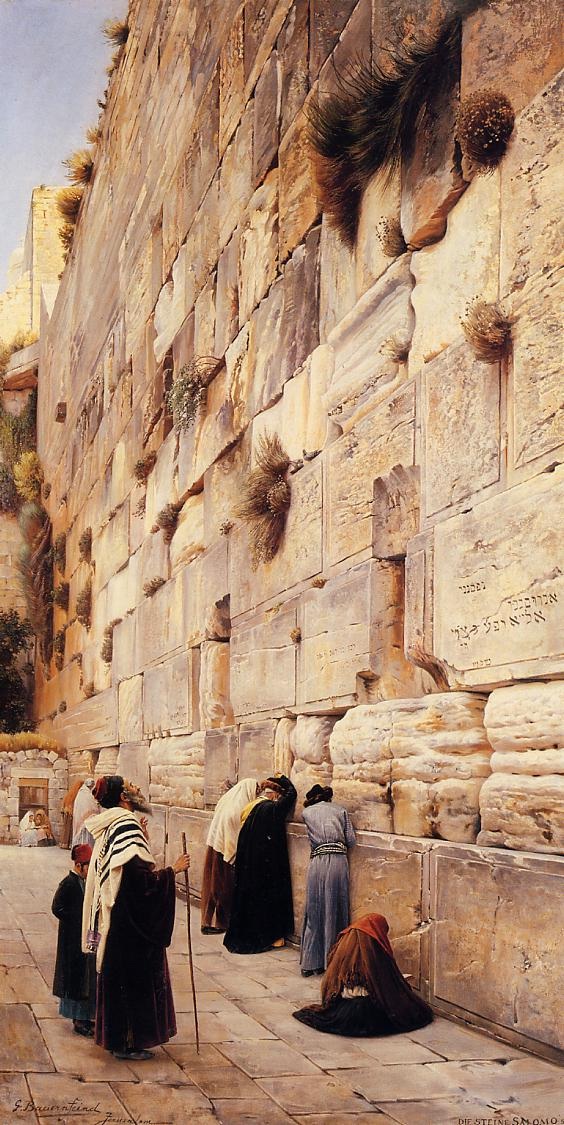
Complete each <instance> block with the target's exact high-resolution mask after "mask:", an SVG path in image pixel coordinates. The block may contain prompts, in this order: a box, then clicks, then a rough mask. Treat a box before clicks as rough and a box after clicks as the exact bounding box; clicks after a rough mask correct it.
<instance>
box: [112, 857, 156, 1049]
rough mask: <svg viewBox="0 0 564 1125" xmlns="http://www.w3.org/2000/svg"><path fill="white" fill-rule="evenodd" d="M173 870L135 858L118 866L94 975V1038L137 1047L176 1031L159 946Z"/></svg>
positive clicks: (152, 1043)
mask: <svg viewBox="0 0 564 1125" xmlns="http://www.w3.org/2000/svg"><path fill="white" fill-rule="evenodd" d="M175 901H176V900H175V889H174V871H173V870H172V867H165V868H164V870H162V871H153V870H152V868H151V866H150V865H149V864H148V863H144V862H143V861H142V860H141V859H138V858H137V857H135V858H133V859H130V860H129V862H128V863H126V864H125V865H124V868H123V874H122V878H121V884H120V888H119V891H118V894H117V898H116V901H115V903H114V906H113V908H112V913H111V920H110V929H109V933H108V937H107V941H106V948H105V952H104V960H103V962H102V968H101V971H100V973H99V975H98V994H97V1003H96V1030H95V1039H96V1043H98V1045H99V1046H100V1047H105V1048H106V1050H108V1051H143V1050H146V1049H147V1048H148V1047H156V1046H158V1045H159V1044H160V1043H166V1042H167V1041H168V1040H169V1039H170V1038H171V1036H173V1035H176V1019H175V1015H174V1004H173V1000H172V991H171V987H170V976H169V972H168V964H167V959H166V953H165V948H166V946H168V945H170V942H171V938H172V931H173V928H174V909H175Z"/></svg>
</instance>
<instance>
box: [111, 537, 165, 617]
mask: <svg viewBox="0 0 564 1125" xmlns="http://www.w3.org/2000/svg"><path fill="white" fill-rule="evenodd" d="M169 551H170V548H169V545H168V544H167V543H165V541H164V536H163V535H162V534H161V533H158V534H155V535H146V536H145V538H144V539H143V542H142V544H141V546H140V548H139V550H138V551H136V552H135V555H132V556H131V558H130V560H129V567H130V566H131V564H132V562H133V561H134V560H135V561H136V568H135V577H136V580H137V583H136V589H135V593H134V596H135V603H136V604H137V605H140V604H141V603H142V602H143V601H144V599H145V597H146V595H145V591H144V586H145V584H146V583H147V582H150V581H151V579H153V578H165V579H166V578H168V577H169V557H170V556H169ZM129 567H128V568H127V569H128V570H129ZM120 573H121V572H120ZM115 577H118V578H119V575H116V576H115ZM113 581H115V578H113V579H112V582H113ZM110 589H111V583H110V585H109V586H108V593H109V592H110ZM106 613H107V611H106Z"/></svg>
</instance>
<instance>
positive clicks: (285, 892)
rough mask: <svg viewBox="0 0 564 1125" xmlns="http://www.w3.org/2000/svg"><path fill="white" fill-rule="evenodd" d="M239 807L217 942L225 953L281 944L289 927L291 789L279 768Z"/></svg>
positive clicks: (293, 795)
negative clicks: (230, 884) (229, 889)
mask: <svg viewBox="0 0 564 1125" xmlns="http://www.w3.org/2000/svg"><path fill="white" fill-rule="evenodd" d="M260 788H261V793H260V796H259V797H257V799H256V801H252V802H251V803H250V805H247V808H246V809H243V812H242V814H241V821H242V827H241V831H240V833H239V840H238V843H237V855H236V857H235V887H234V891H233V903H232V908H231V919H230V922H229V928H228V930H227V933H226V935H225V938H224V941H223V944H224V945H225V947H226V948H227V949H229V951H230V952H231V953H264V951H265V950H267V949H272V948H273V947H275V948H278V947H279V946H282V945H284V939H285V938H286V937H287V936H288V935H289V934H291V933H292V931H293V929H294V911H293V907H292V883H291V878H290V863H289V860H288V843H287V840H286V817H287V816H288V813H289V812H290V810H291V808H292V805H293V804H294V802H295V800H296V795H297V794H296V790H295V788H294V786H293V785H292V782H291V781H290V780H289V778H287V777H284V775H283V774H281V775H279V776H276V777H269V778H267V779H266V781H263V783H262V785H261V787H260Z"/></svg>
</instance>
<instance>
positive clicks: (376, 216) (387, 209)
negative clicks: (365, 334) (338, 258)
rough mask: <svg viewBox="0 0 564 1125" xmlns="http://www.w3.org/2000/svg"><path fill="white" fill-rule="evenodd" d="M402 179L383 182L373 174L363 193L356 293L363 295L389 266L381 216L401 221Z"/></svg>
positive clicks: (356, 248)
mask: <svg viewBox="0 0 564 1125" xmlns="http://www.w3.org/2000/svg"><path fill="white" fill-rule="evenodd" d="M399 210H400V178H399V175H396V176H394V178H393V179H392V181H391V183H389V184H386V185H383V184H382V183H381V182H380V180H379V179H378V177H377V176H376V177H374V179H373V180H371V182H370V183H369V185H368V187H367V188H366V190H365V191H364V192H363V195H362V200H361V204H360V214H359V220H358V232H357V236H356V246H355V266H356V295H357V297H361V296H362V294H363V293H365V292H366V290H367V289H369V288H370V286H371V285H373V284H374V282H375V281H377V280H378V278H379V277H381V276H382V274H383V273H385V272H386V270H387V269H388V267H389V265H390V259H389V257H387V255H386V254H384V251H383V250H382V243H381V240H380V238H379V237H378V230H379V224H380V223H381V221H382V217H383V216H385V217H386V219H388V220H393V219H395V220H397V221H398V222H399Z"/></svg>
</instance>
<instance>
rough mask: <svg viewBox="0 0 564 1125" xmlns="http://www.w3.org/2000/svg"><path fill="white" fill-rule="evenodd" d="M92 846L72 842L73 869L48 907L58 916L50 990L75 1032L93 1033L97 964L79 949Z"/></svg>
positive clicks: (78, 1033) (82, 1033) (60, 1013)
mask: <svg viewBox="0 0 564 1125" xmlns="http://www.w3.org/2000/svg"><path fill="white" fill-rule="evenodd" d="M91 856H92V848H91V847H89V845H88V844H75V846H74V848H73V849H72V851H71V860H72V863H73V867H72V871H70V872H69V874H68V875H67V876H66V878H65V879H63V880H62V882H61V883H59V886H58V887H57V890H56V891H55V897H54V899H53V903H52V906H51V910H52V912H53V914H54V915H55V918H58V919H59V934H58V938H57V960H56V962H55V976H54V979H53V993H54V995H55V996H58V997H59V998H60V1002H59V1015H60V1016H65V1017H66V1019H71V1020H72V1021H73V1026H74V1031H75V1032H76V1034H77V1035H87V1036H92V1035H94V1015H95V1012H96V966H95V964H94V956H93V955H92V954H91V953H83V952H82V944H81V939H82V907H83V904H84V888H85V880H86V875H87V872H88V865H89V863H90V858H91Z"/></svg>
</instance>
